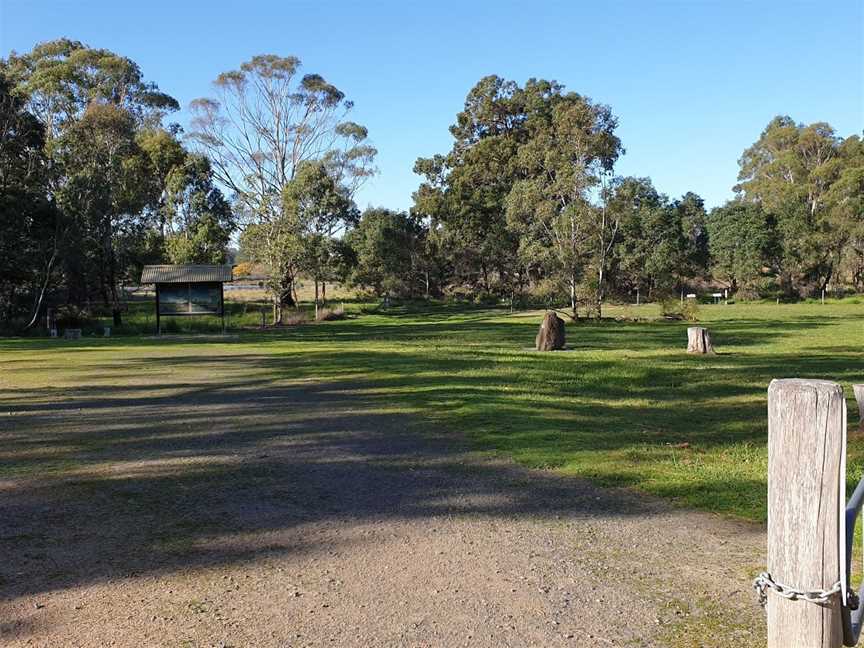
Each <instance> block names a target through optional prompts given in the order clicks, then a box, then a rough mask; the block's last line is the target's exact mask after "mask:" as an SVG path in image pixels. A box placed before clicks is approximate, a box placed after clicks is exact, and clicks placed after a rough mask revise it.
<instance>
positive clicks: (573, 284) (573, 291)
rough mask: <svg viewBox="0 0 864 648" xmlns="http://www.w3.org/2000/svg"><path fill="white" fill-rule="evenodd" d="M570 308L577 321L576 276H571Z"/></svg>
mask: <svg viewBox="0 0 864 648" xmlns="http://www.w3.org/2000/svg"><path fill="white" fill-rule="evenodd" d="M570 308H571V309H572V310H573V319H574V320H575V319H577V313H576V275H575V274H572V275H570Z"/></svg>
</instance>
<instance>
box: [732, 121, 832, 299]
mask: <svg viewBox="0 0 864 648" xmlns="http://www.w3.org/2000/svg"><path fill="white" fill-rule="evenodd" d="M841 144H842V140H841V139H840V138H838V137H837V136H836V134H835V133H834V129H833V128H831V126H830V125H828V124H826V123H823V122H818V123H814V124H810V125H806V126H805V125H804V124H796V123H795V122H794V121H793V120H792V119H791V118H790V117H776V118H775V119H773V120H772V121H771V122H770V123H769V124H768V126H767V127H766V128H765V130H764V131H763V132H762V135H761V136H760V137H759V139H758V140H757V141H756V143H754V144H753V146H751V147H750V148H748V149H747V150H746V151H744V154H743V155H742V157H741V160H740V161H739V164H740V172H739V174H738V180H739V184H738V185H737V186H736V187H735V188H736V190H737V191H739V192H740V193H741V195H742V196H743V198H744V199H745V200H747V201H749V202H753V203H757V204H759V205H760V206H761V207H762V209H763V210H764V211H765V212H766V213H767V214H769V215H770V216H771V217H772V218H774V219H775V220H776V223H777V233H778V235H779V243H780V248H779V251H780V258H779V262H780V267H779V270H780V273H781V276H780V279H781V285H782V286H783V287H784V288H785V289H786V290H787V292H796V293H806V292H808V291H811V290H813V289H814V288H816V289H819V288H824V287H825V286H826V285H827V284H828V282H829V281H830V280H831V277H832V275H833V273H834V269H835V262H836V259H837V257H838V254H839V253H840V250H841V249H842V247H843V244H844V239H843V237H842V235H840V236H838V234H839V232H838V230H837V228H836V227H835V226H834V223H832V222H831V219H830V218H828V213H827V211H828V210H827V202H826V197H827V194H828V191H829V188H830V187H831V184H832V183H833V182H834V181H835V180H836V179H837V178H838V177H839V175H840V173H841V170H842V167H843V160H842V157H841V155H840V147H841Z"/></svg>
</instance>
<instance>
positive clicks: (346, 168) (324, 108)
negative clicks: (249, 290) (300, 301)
mask: <svg viewBox="0 0 864 648" xmlns="http://www.w3.org/2000/svg"><path fill="white" fill-rule="evenodd" d="M300 67H301V63H300V60H299V59H298V58H295V57H291V56H289V57H279V56H275V55H262V56H255V57H253V58H252V59H251V60H249V61H247V62H245V63H243V64H242V65H241V66H240V69H238V70H232V71H229V72H224V73H222V74H220V75H219V76H218V77H217V78H216V80H215V82H214V91H215V92H214V96H213V97H210V98H203V99H196V100H195V101H193V102H192V105H191V108H192V112H193V114H194V118H193V120H192V131H191V132H190V134H189V140H190V141H191V142H192V143H193V145H194V146H195V147H196V148H197V149H198V150H199V151H200V152H202V153H204V154H205V155H207V157H209V158H210V160H211V162H212V165H213V170H214V173H215V174H216V176H217V178H218V179H219V181H220V182H221V183H222V184H223V185H224V186H225V187H227V188H228V189H229V190H230V192H231V194H232V197H233V200H234V202H235V206H236V208H235V211H237V212H238V213H239V214H241V215H242V217H243V220H244V223H243V225H245V226H246V227H247V228H251V230H252V231H251V232H250V233H249V234H248V235H246V236H245V237H244V238H245V240H247V241H248V242H254V244H253V245H251V247H250V249H251V250H254V253H255V259H254V260H255V261H256V262H258V263H261V264H262V265H264V266H265V268H266V270H267V272H268V275H269V280H268V287H269V290H270V293H271V296H272V301H273V321H274V323H275V324H278V323H281V321H282V307H283V306H284V305H293V303H294V298H293V294H292V292H293V290H292V289H293V286H294V281H295V278H296V276H297V272H298V271H299V270H300V263H299V262H300V258H301V255H300V252H301V251H302V249H303V242H302V240H301V238H302V235H303V232H302V230H300V229H298V227H300V223H299V220H298V218H297V216H296V214H291V213H288V212H286V210H285V209H284V206H285V201H284V195H285V191H286V188H287V187H288V186H289V184H290V183H291V181H292V180H293V179H294V177H295V175H296V174H297V172H298V169H299V168H300V166H301V164H302V163H303V162H309V161H320V162H322V163H324V164H325V165H326V166H327V168H328V171H329V173H330V174H331V175H332V177H333V178H334V179H335V181H336V182H338V183H339V184H340V185H341V186H343V187H345V188H346V189H347V191H348V193H349V194H350V193H351V192H352V191H354V190H356V189H357V187H358V186H359V185H360V184H361V183H362V182H363V181H364V180H365V179H366V178H368V177H369V176H370V175H371V174H372V173H373V172H374V169H373V166H372V163H373V159H374V156H375V154H376V151H375V149H374V148H372V147H371V146H369V145H368V144H367V143H366V138H367V131H366V129H365V128H363V127H362V126H360V125H359V124H355V123H353V122H351V121H349V120H348V119H347V117H348V114H349V113H350V111H351V108H352V106H353V104H352V103H351V102H350V101H348V100H346V99H345V95H344V94H343V93H342V92H341V91H340V90H339V89H338V88H336V86H334V85H332V84H330V83H328V82H327V81H325V80H324V79H323V78H322V77H321V76H320V75H317V74H306V75H302V76H301V74H300Z"/></svg>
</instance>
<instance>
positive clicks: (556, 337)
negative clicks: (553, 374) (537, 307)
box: [535, 312, 565, 351]
mask: <svg viewBox="0 0 864 648" xmlns="http://www.w3.org/2000/svg"><path fill="white" fill-rule="evenodd" d="M535 342H536V346H537V350H538V351H560V350H562V349H563V348H564V342H565V338H564V320H563V319H561V318H560V317H558V316H557V315H556V314H555V313H552V312H549V313H546V315H545V316H544V317H543V322H542V323H541V324H540V332H539V333H537V339H536V341H535Z"/></svg>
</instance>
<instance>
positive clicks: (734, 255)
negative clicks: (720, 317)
mask: <svg viewBox="0 0 864 648" xmlns="http://www.w3.org/2000/svg"><path fill="white" fill-rule="evenodd" d="M708 231H709V235H710V239H709V240H710V248H711V260H712V261H711V268H712V271H713V273H714V276H715V277H717V278H718V279H720V280H721V281H723V282H725V283H726V284H727V285H728V286H729V288H731V289H732V290H733V291H736V290H738V289H739V288H742V287H743V288H752V287H753V285H754V283H755V281H756V280H757V279H758V278H759V277H760V276H761V274H762V271H763V269H764V268H765V267H766V265H767V264H768V263H769V260H768V259H769V258H770V254H771V252H770V247H771V244H772V238H773V236H772V232H771V223H770V221H769V218H768V217H767V216H766V214H765V212H764V211H763V210H762V208H761V207H760V206H759V205H758V204H754V203H748V202H746V201H742V200H733V201H731V202H728V203H726V204H725V205H724V206H723V207H718V208H716V209H713V210H712V211H711V214H710V215H709V217H708Z"/></svg>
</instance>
